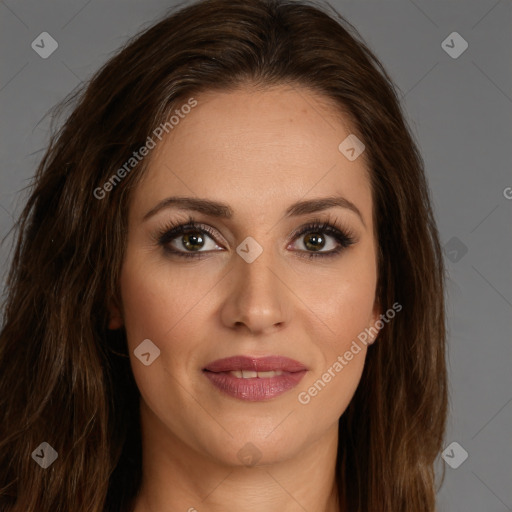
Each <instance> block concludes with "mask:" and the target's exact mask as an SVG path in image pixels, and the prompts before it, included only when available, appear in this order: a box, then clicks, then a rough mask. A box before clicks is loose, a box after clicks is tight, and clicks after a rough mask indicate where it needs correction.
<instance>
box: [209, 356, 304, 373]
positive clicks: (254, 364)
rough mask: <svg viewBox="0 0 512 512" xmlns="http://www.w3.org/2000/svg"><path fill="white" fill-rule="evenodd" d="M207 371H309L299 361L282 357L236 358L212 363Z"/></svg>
mask: <svg viewBox="0 0 512 512" xmlns="http://www.w3.org/2000/svg"><path fill="white" fill-rule="evenodd" d="M205 370H208V371H210V372H215V373H219V372H230V371H236V370H242V371H243V370H246V371H253V372H271V371H282V372H288V373H294V372H301V371H303V370H307V368H306V366H304V365H303V364H302V363H299V362H298V361H295V360H293V359H290V358H288V357H282V356H268V357H259V358H256V357H247V356H234V357H227V358H225V359H218V360H217V361H213V362H212V363H209V364H208V365H206V367H205Z"/></svg>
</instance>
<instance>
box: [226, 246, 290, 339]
mask: <svg viewBox="0 0 512 512" xmlns="http://www.w3.org/2000/svg"><path fill="white" fill-rule="evenodd" d="M235 257H236V258H237V260H235V263H234V268H233V269H232V270H231V272H230V276H229V277H228V281H229V284H228V285H227V289H228V294H227V297H226V300H225V302H224V305H223V308H222V312H221V316H222V322H223V324H224V325H225V326H226V327H228V328H230V329H236V330H238V331H240V332H242V331H244V330H245V331H248V332H250V333H251V334H266V333H271V332H274V331H276V330H278V329H282V328H283V327H284V325H285V324H287V322H288V319H289V318H288V316H289V312H290V306H291V304H290V300H291V299H290V292H289V291H288V288H287V286H286V285H285V279H284V276H283V275H282V274H283V271H282V269H281V270H280V268H281V267H279V266H278V265H277V264H276V262H275V258H273V257H272V255H271V251H270V250H264V251H263V252H262V254H261V255H260V256H259V257H258V258H257V259H256V260H254V261H253V262H252V263H247V262H246V261H244V260H243V259H242V258H240V257H239V256H238V255H236V256H235Z"/></svg>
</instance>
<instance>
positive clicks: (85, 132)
mask: <svg viewBox="0 0 512 512" xmlns="http://www.w3.org/2000/svg"><path fill="white" fill-rule="evenodd" d="M329 9H330V7H329V6H328V5H327V6H324V5H323V4H320V5H317V4H315V3H312V2H306V1H304V2H302V1H274V0H236V1H234V0H206V1H201V2H197V3H194V4H191V5H189V6H186V7H182V8H181V9H180V10H179V11H177V12H173V13H171V14H169V15H168V16H166V17H165V18H164V19H163V20H162V21H160V22H158V23H157V24H155V25H154V26H152V27H151V28H150V29H148V30H145V31H144V32H142V33H141V34H139V35H138V36H137V37H135V38H134V39H133V40H132V41H130V42H129V44H127V45H126V46H125V47H124V48H123V49H121V50H120V51H119V52H118V53H117V55H116V56H114V57H113V58H112V59H111V60H109V61H108V62H107V63H106V65H104V66H103V68H102V69H101V70H100V71H99V72H98V73H97V74H96V75H95V76H94V77H93V78H92V79H91V80H90V82H89V84H88V85H87V86H86V87H85V88H84V90H83V91H79V93H77V94H75V95H73V96H72V97H71V98H70V99H69V100H68V102H67V103H66V104H65V106H71V107H72V108H73V110H72V111H71V114H70V115H69V116H68V118H67V120H66V122H65V123H64V124H63V126H62V127H61V129H60V130H59V131H57V132H56V133H55V134H54V135H53V136H52V138H51V141H50V144H49V148H48V150H47V152H46V154H45V156H44V158H43V159H42V162H41V164H40V166H39V168H38V170H37V173H36V176H35V179H34V183H33V185H32V189H31V194H30V197H29V199H28V202H27V205H26V207H25V209H24V211H23V212H22V215H21V217H20V219H19V222H18V223H17V233H18V235H17V243H16V245H15V251H14V257H13V263H12V266H11V269H10V272H9V276H8V280H7V291H8V295H7V299H6V302H5V306H4V321H3V327H2V331H1V334H0V418H1V420H0V505H1V506H0V508H1V510H2V511H16V512H50V511H66V512H67V511H70V510H81V511H91V512H99V511H112V512H113V511H120V510H130V509H131V507H132V506H133V499H134V496H135V495H136V493H137V491H138V488H139V485H140V482H141V441H140V426H139V417H138V412H139V411H138V407H139V399H140V395H139V393H138V389H137V386H136V384H135V382H134V379H133V375H132V373H131V368H130V364H129V359H128V356H127V348H126V336H125V333H124V331H123V330H119V331H110V330H108V329H107V323H108V313H107V307H108V304H109V302H110V301H111V300H115V299H116V298H117V297H119V287H118V278H119V274H120V269H121V265H122V262H123V254H124V247H125V240H126V219H127V208H128V202H129V198H130V194H131V191H132V190H133V188H134V187H135V186H136V184H137V181H138V180H139V179H140V176H141V175H142V173H143V172H144V171H145V169H146V167H147V159H145V160H143V161H141V162H140V163H139V164H138V165H137V166H136V167H135V168H134V169H133V170H131V171H130V172H128V173H126V176H125V177H124V179H123V180H121V181H120V182H119V183H116V185H115V187H112V189H111V190H109V191H108V193H104V194H103V193H102V194H103V197H102V198H100V199H98V198H97V197H95V195H94V193H93V191H95V190H97V189H98V188H99V187H103V186H104V184H105V183H106V182H107V181H108V180H109V179H110V178H111V177H112V176H113V175H114V174H115V173H116V171H117V170H118V169H119V168H120V167H121V166H123V164H125V162H126V161H127V159H128V158H129V157H130V156H131V155H132V153H133V151H136V150H137V149H139V148H140V147H141V146H142V145H143V144H144V143H145V142H146V140H147V137H148V136H150V135H151V134H152V133H153V130H154V129H155V127H157V126H158V125H160V124H161V123H162V122H164V121H165V120H166V119H167V118H168V116H169V115H171V114H172V113H173V111H174V109H175V108H177V107H179V106H180V105H181V104H182V103H183V102H184V101H186V100H187V99H188V98H190V97H192V96H196V97H197V95H198V94H199V93H200V92H201V91H208V90H224V91H225V90H233V89H234V88H236V87H239V86H242V85H245V84H252V85H256V86H258V87H262V88H264V87H268V86H272V85H279V84H288V85H293V86H297V87H307V88H309V89H310V90H312V91H314V92H316V93H317V94H318V95H319V96H324V97H328V98H330V99H332V100H334V102H335V103H336V104H337V105H338V106H339V110H340V113H341V112H344V113H345V114H346V115H348V116H350V119H351V122H352V125H353V127H354V130H356V133H357V134H358V137H359V138H361V139H362V140H363V141H364V144H365V145H366V151H365V155H366V157H367V158H368V166H369V170H370V176H371V188H372V197H373V204H374V224H375V226H376V234H377V236H378V247H379V258H378V285H377V297H378V300H379V301H380V304H381V307H382V311H386V310H387V309H388V308H389V307H391V305H392V304H394V303H395V302H398V303H399V304H401V305H402V306H403V310H402V312H401V313H400V314H399V315H397V316H396V318H395V319H394V320H393V321H392V322H389V323H387V324H386V325H385V326H384V328H383V329H382V330H381V331H380V333H379V336H378V340H377V341H376V343H375V344H374V345H372V346H371V347H370V348H369V350H368V354H367V361H366V365H365V369H364V372H363V375H362V379H361V382H360V384H359V387H358V389H357V391H356V393H355V396H354V397H353V399H352V401H351V403H350V405H349V407H348V409H347V410H346V412H345V413H344V414H343V415H342V417H341V418H340V421H339V451H338V459H337V460H338V462H337V469H336V471H337V480H338V487H339V495H340V497H341V498H340V500H341V501H340V506H342V507H346V509H347V510H350V511H351V512H377V511H378V512H406V511H407V512H410V511H414V512H421V511H425V512H433V511H434V510H435V497H436V481H435V471H434V464H435V461H436V457H437V455H438V454H439V452H440V449H441V447H442V443H443V438H444V432H445V421H446V413H447V400H448V396H447V394H448V393H447V376H446V366H445V316H444V315H445V312H444V267H443V261H442V252H441V249H440V244H439V237H438V233H437V229H436V224H435V220H434V215H433V212H432V209H431V201H430V198H429V189H428V185H427V183H426V179H425V175H424V168H423V161H422V158H421V155H420V153H419V151H418V149H417V146H416V143H415V142H414V140H413V138H412V136H411V133H410V129H409V128H408V126H407V123H406V121H405V120H404V115H403V112H402V110H401V106H400V101H399V98H398V95H397V93H396V91H395V86H394V85H393V84H392V81H391V79H390V78H389V76H388V75H387V73H386V71H385V70H384V69H383V67H382V65H381V64H380V63H379V61H378V60H377V58H376V57H375V56H374V55H373V53H372V52H371V51H370V50H369V49H368V47H367V46H366V45H365V44H364V42H363V41H362V39H361V37H360V36H359V34H358V32H357V30H356V29H355V28H354V27H353V26H352V25H351V24H350V23H349V22H348V21H346V20H345V19H344V18H343V17H341V16H340V15H338V14H337V13H336V12H335V11H334V10H332V11H330V12H329ZM177 129H179V128H177ZM42 442H48V443H49V444H50V445H51V446H52V447H53V448H54V449H55V450H56V452H57V453H58V458H57V460H56V461H55V462H54V463H53V464H52V465H51V466H50V467H48V468H47V469H42V468H41V467H40V466H39V465H38V464H36V463H35V462H34V460H32V457H31V454H32V452H33V451H34V450H35V449H36V448H37V447H38V446H39V445H40V444H41V443H42ZM443 478H444V473H443Z"/></svg>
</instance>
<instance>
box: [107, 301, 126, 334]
mask: <svg viewBox="0 0 512 512" xmlns="http://www.w3.org/2000/svg"><path fill="white" fill-rule="evenodd" d="M108 315H109V318H108V328H109V329H110V330H112V331H115V330H116V329H120V328H121V327H123V325H124V321H123V315H122V314H121V308H120V307H119V305H118V303H117V300H116V299H114V298H112V299H110V300H109V303H108Z"/></svg>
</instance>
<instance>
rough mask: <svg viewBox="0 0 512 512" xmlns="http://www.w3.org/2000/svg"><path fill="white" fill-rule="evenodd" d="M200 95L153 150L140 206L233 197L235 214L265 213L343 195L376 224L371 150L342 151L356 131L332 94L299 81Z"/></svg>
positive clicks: (140, 192) (140, 189) (139, 194)
mask: <svg viewBox="0 0 512 512" xmlns="http://www.w3.org/2000/svg"><path fill="white" fill-rule="evenodd" d="M194 99H195V100H196V101H197V106H195V107H194V108H193V109H191V110H190V112H189V113H187V114H183V113H182V115H181V116H180V120H179V123H178V124H176V125H175V126H174V127H173V129H172V130H170V132H169V134H168V135H166V136H165V137H164V138H163V139H162V142H160V143H159V144H158V145H157V147H156V148H155V150H154V151H153V153H152V154H151V160H150V161H149V165H148V169H147V172H146V173H145V175H144V177H143V179H142V181H141V183H140V184H139V186H138V190H137V191H136V193H135V196H136V197H137V199H138V200H137V201H136V205H135V207H140V208H151V206H152V205H153V204H154V203H157V202H159V201H161V200H162V199H164V198H165V197H166V196H169V195H173V196H176V195H186V196H198V197H208V198H209V199H212V200H218V201H223V202H229V204H230V205H231V206H232V208H233V210H234V211H235V215H236V213H237V212H238V211H239V212H240V215H243V214H244V213H245V214H247V215H266V214H267V212H272V211H275V210H276V208H278V207H279V205H284V207H286V206H287V205H288V204H291V203H293V202H296V201H297V200H299V199H307V198H313V197H321V196H326V195H343V196H344V197H347V198H348V199H349V200H350V201H352V202H354V203H356V204H357V206H358V207H359V209H360V210H361V211H362V213H363V215H364V217H365V218H366V219H367V221H368V223H370V222H371V191H370V183H369V175H368V169H367V165H366V158H365V157H366V155H365V153H364V152H363V153H362V154H361V156H360V157H358V158H356V159H355V160H354V161H350V160H349V159H347V157H346V156H345V155H344V154H343V153H342V152H341V151H340V149H339V145H340V143H342V141H344V140H345V139H346V138H347V137H348V136H349V135H351V134H353V129H352V127H351V123H350V120H349V118H348V116H346V115H344V114H343V113H342V112H341V110H340V109H339V108H337V107H336V105H335V104H334V103H333V102H332V101H331V100H330V99H328V98H325V97H323V96H321V95H319V94H315V93H314V92H312V91H310V90H308V89H305V88H298V87H295V86H294V87H291V86H279V87H274V88H271V89H266V90H263V91H262V90H255V89H253V88H244V89H239V90H236V91H230V92H208V93H202V94H199V95H197V96H194ZM186 102H187V98H185V99H184V100H183V104H185V103H186ZM177 108H178V109H179V105H178V107H177ZM187 110H188V109H187ZM137 205H138V206H137ZM280 209H282V208H280Z"/></svg>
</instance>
